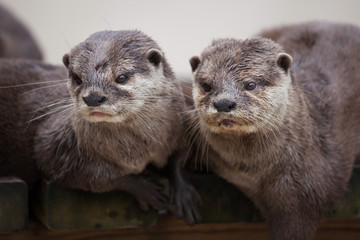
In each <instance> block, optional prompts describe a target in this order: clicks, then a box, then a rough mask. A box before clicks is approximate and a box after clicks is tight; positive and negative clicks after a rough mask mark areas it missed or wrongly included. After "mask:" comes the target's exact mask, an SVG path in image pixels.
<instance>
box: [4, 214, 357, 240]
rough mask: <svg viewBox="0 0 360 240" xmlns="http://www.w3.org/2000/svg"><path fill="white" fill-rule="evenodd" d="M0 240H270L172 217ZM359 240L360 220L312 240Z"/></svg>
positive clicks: (249, 230) (36, 227) (334, 222)
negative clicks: (126, 225)
mask: <svg viewBox="0 0 360 240" xmlns="http://www.w3.org/2000/svg"><path fill="white" fill-rule="evenodd" d="M0 239H1V240H25V239H26V240H32V239H34V240H35V239H36V240H45V239H46V240H47V239H51V240H57V239H59V240H85V239H86V240H91V239H102V240H115V239H117V240H118V239H120V240H121V239H126V240H135V239H136V240H192V239H196V240H218V239H221V240H235V239H236V240H245V239H246V240H259V239H262V240H264V239H269V238H268V231H267V226H266V224H265V223H231V224H200V225H197V226H195V227H188V226H187V225H185V224H184V223H183V221H180V220H177V219H175V218H174V217H172V216H160V217H159V220H158V223H157V224H156V225H154V226H151V227H142V228H133V229H114V230H89V231H53V230H48V229H46V228H45V227H44V226H43V225H41V224H40V223H39V222H36V221H31V222H30V224H29V227H28V229H27V230H24V231H22V232H18V233H11V234H0ZM357 239H360V218H339V219H337V218H332V219H326V220H324V221H323V223H322V224H321V225H320V227H319V230H318V232H317V235H316V237H315V240H357Z"/></svg>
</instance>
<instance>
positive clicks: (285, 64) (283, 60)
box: [276, 53, 292, 73]
mask: <svg viewBox="0 0 360 240" xmlns="http://www.w3.org/2000/svg"><path fill="white" fill-rule="evenodd" d="M291 63H292V57H291V56H290V55H289V54H287V53H279V54H278V55H277V58H276V64H277V65H278V66H279V67H281V68H282V69H283V70H284V71H285V72H286V73H288V71H289V69H290V67H291Z"/></svg>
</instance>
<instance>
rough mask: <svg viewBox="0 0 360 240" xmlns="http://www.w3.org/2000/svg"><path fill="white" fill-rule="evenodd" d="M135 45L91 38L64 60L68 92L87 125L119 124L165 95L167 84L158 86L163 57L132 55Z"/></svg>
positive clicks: (143, 51)
mask: <svg viewBox="0 0 360 240" xmlns="http://www.w3.org/2000/svg"><path fill="white" fill-rule="evenodd" d="M98 38H99V37H98ZM131 41H133V42H135V43H132V42H131ZM131 44H132V45H131ZM138 45H139V46H140V41H139V43H136V39H135V40H134V39H133V40H131V39H130V40H129V41H123V40H121V39H120V40H119V42H116V41H114V40H113V38H112V39H111V40H107V39H96V41H92V38H91V37H90V38H89V39H88V40H87V41H85V42H84V43H82V44H80V45H79V46H77V47H76V48H74V49H73V50H72V51H71V52H70V54H67V55H65V56H64V58H63V61H64V63H65V65H66V66H67V67H68V70H69V84H68V86H69V91H70V94H71V96H72V98H73V101H74V105H75V111H76V112H77V113H78V114H79V115H80V116H82V117H83V118H84V119H86V120H87V121H90V122H116V123H120V122H123V121H125V120H126V119H131V118H133V117H134V116H139V115H141V112H142V111H143V109H144V108H149V107H150V108H151V104H152V103H153V102H155V101H156V100H158V98H159V96H161V95H162V93H164V92H166V91H167V89H163V88H165V87H167V86H168V84H162V83H161V82H164V81H166V80H165V76H164V71H163V67H162V64H161V60H162V58H163V54H162V53H161V51H160V50H159V49H156V48H150V47H148V49H140V50H138V51H137V52H135V51H136V48H137V47H138ZM134 52H135V53H136V54H137V55H136V56H133V55H134ZM131 54H132V55H131Z"/></svg>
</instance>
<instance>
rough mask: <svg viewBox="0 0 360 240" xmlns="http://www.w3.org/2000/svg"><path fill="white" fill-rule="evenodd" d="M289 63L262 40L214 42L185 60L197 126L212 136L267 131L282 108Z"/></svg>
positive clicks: (274, 46)
mask: <svg viewBox="0 0 360 240" xmlns="http://www.w3.org/2000/svg"><path fill="white" fill-rule="evenodd" d="M291 62H292V58H291V57H290V56H289V55H288V54H286V53H284V52H283V50H282V48H281V47H280V46H279V45H277V44H276V43H274V42H272V41H271V40H268V39H262V38H254V39H248V40H243V41H241V40H235V39H220V40H215V41H213V43H212V44H211V45H210V46H209V47H208V48H206V49H205V50H204V51H203V52H202V54H201V56H200V57H198V56H195V57H192V58H191V59H190V65H191V68H192V71H193V74H194V84H193V85H194V87H193V98H194V101H195V107H196V112H197V114H198V117H199V119H200V122H201V126H202V127H203V128H205V129H208V130H210V131H211V132H215V133H222V134H226V133H236V134H249V133H254V132H258V131H261V130H262V129H272V128H274V127H275V126H277V124H279V122H281V121H282V119H283V117H284V116H285V113H286V106H287V103H288V89H289V85H290V84H291V76H290V66H291Z"/></svg>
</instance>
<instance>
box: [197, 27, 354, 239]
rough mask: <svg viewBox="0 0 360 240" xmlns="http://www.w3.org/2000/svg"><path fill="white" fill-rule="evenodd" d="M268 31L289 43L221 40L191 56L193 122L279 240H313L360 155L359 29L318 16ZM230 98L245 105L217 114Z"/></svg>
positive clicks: (224, 172) (217, 165) (215, 162)
mask: <svg viewBox="0 0 360 240" xmlns="http://www.w3.org/2000/svg"><path fill="white" fill-rule="evenodd" d="M265 36H272V37H273V38H274V40H276V41H277V42H278V43H279V44H280V45H278V44H276V43H274V42H273V41H271V40H268V39H264V38H253V39H247V40H234V39H222V40H218V41H214V42H213V43H212V44H211V45H210V46H209V47H208V48H206V49H205V50H204V51H203V53H202V54H201V56H200V57H193V58H192V59H191V61H190V63H191V65H192V69H193V70H194V77H195V82H194V90H193V93H194V98H195V99H194V100H195V107H196V114H195V115H194V122H195V124H197V126H198V131H199V134H200V138H202V139H203V141H204V142H205V144H207V145H208V148H209V153H208V158H209V159H208V161H209V164H210V165H211V166H212V167H213V169H214V171H215V172H217V173H218V174H219V175H220V176H223V177H224V178H225V179H227V180H228V181H230V182H232V183H234V184H235V185H236V186H238V187H239V188H240V189H241V190H242V191H244V192H245V193H246V194H247V195H248V196H249V197H250V198H251V199H252V200H253V201H254V202H255V204H256V205H257V206H258V207H259V209H260V210H261V212H262V214H263V215H264V216H265V217H266V218H267V219H268V221H269V224H270V232H271V239H293V240H295V239H296V240H299V239H311V238H312V237H313V235H314V233H315V230H316V226H317V225H318V223H319V221H320V219H321V218H322V217H323V216H324V215H325V214H326V213H327V211H328V210H329V208H330V207H331V206H333V204H334V203H336V201H337V200H338V198H339V197H340V196H341V194H342V193H343V192H344V190H345V189H346V184H347V182H348V179H349V177H350V174H351V169H352V166H353V162H354V160H355V158H356V157H357V156H359V154H360V150H359V149H360V148H359V146H360V121H359V119H360V114H359V111H358V109H359V108H360V95H359V92H360V70H359V69H358V67H357V65H358V62H359V60H360V29H359V28H358V27H356V26H351V25H345V24H332V23H323V22H317V23H309V24H303V25H297V26H289V27H286V28H284V29H283V30H281V29H275V30H274V33H272V31H271V30H269V31H267V32H266V33H265ZM284 52H286V53H288V54H290V55H291V56H292V59H293V63H292V64H291V62H292V59H291V57H290V56H288V55H286V54H282V53H284ZM290 65H291V66H290ZM249 82H253V83H255V84H257V86H256V88H255V89H253V90H247V88H246V86H248V85H247V84H249ZM204 84H207V85H208V86H206V85H204ZM209 86H210V88H211V89H210V91H208V90H209ZM225 100H226V101H228V102H226V101H225ZM221 101H222V104H224V102H225V103H226V104H228V103H229V102H235V103H236V107H235V108H233V107H232V109H231V110H229V108H224V107H221V108H219V109H222V111H216V109H215V107H214V106H215V105H214V103H215V104H218V103H219V102H221ZM226 104H225V106H226V107H229V106H230V105H229V104H228V105H226ZM224 119H225V120H224ZM230 120H232V121H233V122H231V121H230ZM205 157H206V156H205Z"/></svg>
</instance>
